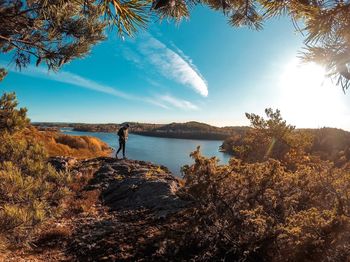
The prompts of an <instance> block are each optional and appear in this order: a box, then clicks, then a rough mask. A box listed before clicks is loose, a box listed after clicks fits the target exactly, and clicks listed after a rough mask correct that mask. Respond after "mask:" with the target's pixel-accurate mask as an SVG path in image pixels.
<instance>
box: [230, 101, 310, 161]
mask: <svg viewBox="0 0 350 262" xmlns="http://www.w3.org/2000/svg"><path fill="white" fill-rule="evenodd" d="M265 113H266V116H267V119H264V118H263V117H261V116H258V115H256V114H248V113H246V116H247V118H248V119H249V121H250V122H251V129H249V130H248V131H247V132H246V133H245V134H244V135H240V136H237V135H236V136H234V137H231V138H230V140H228V141H226V145H225V144H224V147H225V146H226V147H227V146H231V150H232V151H231V152H232V154H233V155H234V156H235V157H237V158H239V159H242V160H244V161H248V162H257V161H265V160H267V159H268V158H274V159H278V160H280V161H282V162H284V163H289V165H290V168H293V167H295V164H296V163H300V162H303V161H305V160H307V154H306V153H307V151H308V149H309V148H310V147H311V144H312V136H311V135H310V134H309V133H306V132H299V131H296V130H295V127H294V126H291V125H289V124H287V123H286V121H285V120H283V119H282V117H281V112H280V111H279V110H278V109H277V110H276V111H273V110H272V109H271V108H268V109H265ZM227 143H229V144H228V145H227Z"/></svg>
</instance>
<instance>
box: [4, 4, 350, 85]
mask: <svg viewBox="0 0 350 262" xmlns="http://www.w3.org/2000/svg"><path fill="white" fill-rule="evenodd" d="M198 4H205V5H207V6H209V7H210V8H212V9H214V10H217V11H221V12H222V13H223V15H224V16H226V17H227V19H228V22H229V24H230V25H232V26H234V27H237V26H248V27H250V28H253V29H256V30H260V29H262V28H263V23H264V21H266V20H267V19H269V18H271V17H276V16H281V15H288V16H289V17H290V18H291V20H292V21H293V24H294V25H295V28H296V30H297V31H299V32H301V33H303V34H304V35H305V45H306V49H305V51H304V54H303V57H304V59H305V60H306V61H314V62H318V63H321V64H323V65H325V66H326V68H327V70H328V74H329V76H332V77H335V78H337V80H338V81H337V82H338V84H340V85H341V86H342V87H343V89H344V90H345V89H347V88H348V86H349V84H350V82H349V80H350V71H349V63H350V51H349V50H350V39H349V34H348V27H349V25H350V18H349V15H348V13H349V8H350V3H349V2H348V1H338V0H330V1H314V0H304V1H300V0H273V1H271V0H249V1H248V0H153V1H152V0H125V1H124V0H99V1H96V0H73V1H71V0H58V1H48V0H31V1H29V0H0V52H2V53H7V52H10V51H11V53H12V55H13V57H14V61H15V63H16V64H17V66H19V67H21V66H25V65H27V64H28V63H30V61H31V59H34V60H35V63H36V65H39V64H40V63H41V62H46V64H47V66H48V67H49V68H51V69H58V68H59V67H60V66H61V65H62V64H64V63H67V62H68V61H70V60H72V59H74V58H79V57H83V56H84V55H86V54H87V53H88V52H89V50H90V49H91V47H92V46H93V45H95V44H97V43H98V42H99V41H101V40H103V39H104V30H105V28H106V27H107V26H108V25H109V26H114V27H115V28H116V30H117V32H118V34H119V35H120V36H122V37H124V36H125V35H134V34H135V33H136V31H137V30H138V29H139V28H145V27H146V26H147V24H148V22H149V21H150V20H152V17H153V16H154V15H156V16H158V17H159V18H160V19H168V18H170V19H174V20H176V21H180V20H181V19H183V18H188V17H189V16H190V9H191V8H192V7H193V6H195V5H198ZM0 75H1V74H0Z"/></svg>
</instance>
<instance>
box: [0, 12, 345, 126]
mask: <svg viewBox="0 0 350 262" xmlns="http://www.w3.org/2000/svg"><path fill="white" fill-rule="evenodd" d="M204 29H206V33H205V34H203V33H200V32H203V31H204ZM295 31H296V30H295V28H294V27H293V24H292V23H291V22H290V21H289V19H288V18H286V17H282V18H279V19H271V20H269V21H267V22H266V23H265V25H264V29H263V30H262V31H254V30H250V29H248V28H239V29H234V28H232V27H230V26H229V25H228V24H227V22H226V20H225V18H224V17H223V16H222V15H221V14H220V13H217V12H213V11H211V10H209V9H208V8H205V7H197V8H195V9H194V10H193V11H192V14H191V19H190V20H189V21H183V22H181V23H180V24H179V25H178V26H177V25H176V24H174V23H173V22H162V23H156V22H154V23H153V24H152V25H151V26H150V28H149V29H148V31H147V32H141V33H139V34H138V35H137V37H135V38H127V39H126V40H124V41H123V40H121V39H119V38H118V37H117V36H116V35H115V32H109V34H108V40H106V41H105V42H102V43H100V44H98V45H97V46H96V47H94V48H93V50H92V52H91V54H90V55H88V56H87V57H86V58H84V59H76V60H75V61H73V62H71V63H70V64H68V65H65V66H64V67H63V68H62V69H61V70H60V71H58V72H57V73H54V72H50V73H47V70H46V69H45V68H44V67H42V66H39V67H35V66H33V65H29V66H28V67H27V68H23V69H22V71H18V70H16V69H15V68H14V67H13V65H11V64H10V65H9V62H10V56H9V55H1V57H0V64H1V65H2V66H5V67H6V68H7V69H9V71H10V73H9V75H8V76H7V77H6V78H5V80H4V81H3V82H2V91H4V92H10V91H15V92H16V94H17V96H18V100H19V106H21V107H27V109H28V111H29V112H28V114H29V117H30V119H31V120H32V122H65V123H68V122H70V123H101V124H102V123H121V122H126V121H125V120H126V119H127V120H128V121H130V122H142V123H159V124H167V123H171V122H180V123H184V122H189V121H196V122H204V123H207V124H210V125H213V126H218V127H223V126H247V125H249V122H248V121H247V119H246V118H245V115H244V113H245V112H248V113H255V114H259V115H264V109H265V108H268V107H271V108H274V109H277V108H278V109H280V110H281V114H282V116H283V118H284V119H285V120H286V121H287V123H289V124H292V125H295V126H296V127H297V128H321V127H326V126H327V127H334V128H340V129H344V130H350V121H344V120H346V119H350V106H349V105H350V104H349V102H350V98H349V95H347V94H344V93H343V91H342V89H341V87H340V86H336V85H335V84H334V83H332V82H331V81H330V80H329V79H326V78H325V77H324V72H323V70H322V69H321V68H320V67H318V66H316V65H314V64H311V65H310V64H309V65H300V60H298V59H297V56H298V55H299V54H300V52H301V51H302V46H303V44H302V40H303V37H302V36H301V35H300V34H297V33H296V32H295Z"/></svg>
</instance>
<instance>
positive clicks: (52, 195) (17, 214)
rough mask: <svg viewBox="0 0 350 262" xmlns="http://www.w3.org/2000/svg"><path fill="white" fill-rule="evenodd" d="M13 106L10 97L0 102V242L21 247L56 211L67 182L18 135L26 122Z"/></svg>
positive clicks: (32, 143)
mask: <svg viewBox="0 0 350 262" xmlns="http://www.w3.org/2000/svg"><path fill="white" fill-rule="evenodd" d="M17 105H18V103H17V100H16V96H15V94H13V93H10V94H6V93H5V94H3V95H2V97H1V98H0V116H1V121H0V141H1V143H0V239H2V240H3V241H4V240H6V241H7V242H8V243H9V244H19V243H21V244H23V243H25V242H26V241H27V240H29V239H30V236H31V232H33V231H35V229H36V226H37V225H38V224H40V223H41V222H42V221H43V220H45V219H47V218H49V217H52V216H53V215H55V214H56V213H57V212H58V211H59V205H60V201H61V199H62V197H63V196H64V195H65V194H66V193H67V187H66V185H67V183H68V182H69V180H70V176H69V175H68V174H65V173H58V172H56V171H55V170H54V168H53V167H52V166H51V165H49V164H48V163H47V154H46V152H45V150H44V148H43V147H42V146H41V145H40V144H38V143H37V142H35V141H34V140H33V139H27V138H24V137H23V136H22V135H21V133H22V132H23V131H24V129H25V127H26V126H27V125H28V122H29V120H28V118H27V116H26V109H24V108H20V109H18V108H17ZM2 245H4V243H0V246H2Z"/></svg>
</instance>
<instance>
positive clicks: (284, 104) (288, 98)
mask: <svg viewBox="0 0 350 262" xmlns="http://www.w3.org/2000/svg"><path fill="white" fill-rule="evenodd" d="M279 90H280V95H279V108H280V109H281V111H282V113H283V115H285V116H286V119H288V120H289V121H290V122H291V123H295V124H296V125H297V126H299V127H322V126H336V125H337V123H338V122H339V120H340V119H339V117H340V115H341V113H342V112H343V110H344V103H343V99H342V96H343V93H342V92H341V88H339V87H335V86H334V84H332V82H331V81H330V79H328V78H327V77H326V76H325V70H324V68H322V67H321V66H319V65H317V64H314V63H308V64H302V63H300V61H298V60H294V61H292V62H290V63H289V64H287V65H286V67H285V68H284V70H283V72H282V74H281V75H280V83H279Z"/></svg>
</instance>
